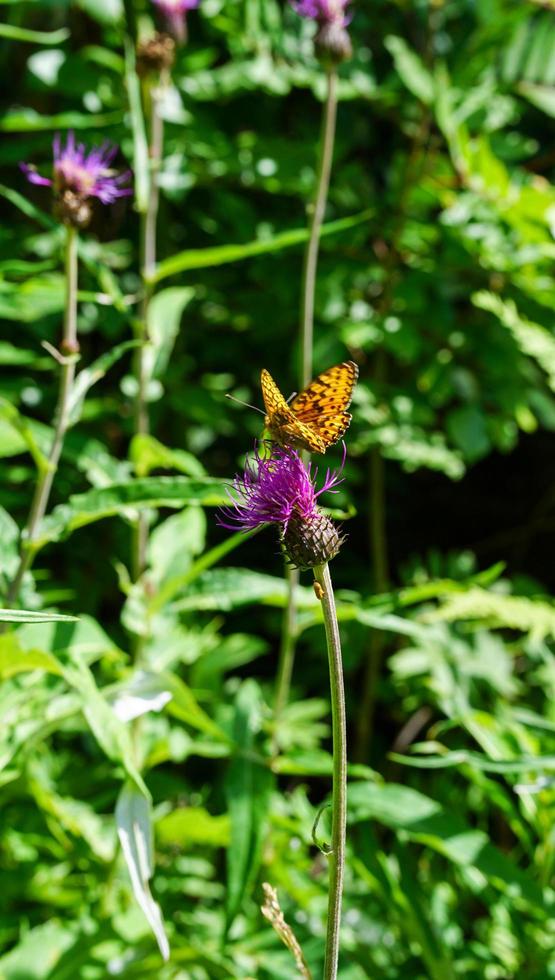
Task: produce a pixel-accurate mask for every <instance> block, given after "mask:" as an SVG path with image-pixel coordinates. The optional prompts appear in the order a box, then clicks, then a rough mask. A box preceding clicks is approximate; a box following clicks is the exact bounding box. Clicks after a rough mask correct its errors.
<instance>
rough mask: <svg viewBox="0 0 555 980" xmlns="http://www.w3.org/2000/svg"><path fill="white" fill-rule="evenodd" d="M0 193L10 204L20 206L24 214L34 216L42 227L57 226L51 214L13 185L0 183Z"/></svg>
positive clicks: (29, 216)
mask: <svg viewBox="0 0 555 980" xmlns="http://www.w3.org/2000/svg"><path fill="white" fill-rule="evenodd" d="M0 195H1V196H2V197H5V198H6V200H7V201H9V202H10V204H13V206H14V207H16V208H18V210H19V211H21V212H22V214H25V215H27V217H28V218H32V219H33V221H36V222H37V224H38V225H40V226H41V228H55V227H56V222H55V221H54V218H52V217H51V216H50V215H49V214H45V213H44V211H41V210H40V208H37V207H36V206H35V205H34V204H33V203H32V202H31V201H29V200H28V199H27V198H26V197H25V196H24V195H23V194H20V193H19V192H18V191H14V190H13V189H12V188H11V187H4V185H3V184H0Z"/></svg>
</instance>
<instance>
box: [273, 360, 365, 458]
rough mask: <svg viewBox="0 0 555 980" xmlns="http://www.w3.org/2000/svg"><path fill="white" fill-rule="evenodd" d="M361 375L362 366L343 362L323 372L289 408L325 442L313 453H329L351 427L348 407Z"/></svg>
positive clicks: (318, 438)
mask: <svg viewBox="0 0 555 980" xmlns="http://www.w3.org/2000/svg"><path fill="white" fill-rule="evenodd" d="M357 378H358V367H357V365H356V364H355V363H354V361H343V363H342V364H336V365H335V367H332V368H328V370H327V371H322V373H321V374H319V375H318V376H317V377H316V378H314V381H311V382H310V384H309V385H307V387H306V388H305V389H304V391H301V392H300V394H298V395H297V396H296V398H294V399H293V401H292V402H291V405H290V406H289V407H290V409H291V411H292V412H294V414H295V416H296V417H297V419H298V421H299V422H300V423H301V424H302V425H304V426H306V427H308V428H309V429H310V430H311V431H312V433H313V437H314V440H319V441H320V442H321V443H322V444H323V447H324V448H323V449H316V450H313V452H314V451H315V452H325V451H326V449H327V447H328V446H333V445H334V443H336V442H338V441H339V439H341V437H342V436H343V435H344V434H345V432H346V431H347V429H348V428H349V423H350V421H351V415H350V414H349V412H347V411H346V410H347V408H348V407H349V405H350V404H351V398H352V395H353V389H354V387H355V384H356V381H357Z"/></svg>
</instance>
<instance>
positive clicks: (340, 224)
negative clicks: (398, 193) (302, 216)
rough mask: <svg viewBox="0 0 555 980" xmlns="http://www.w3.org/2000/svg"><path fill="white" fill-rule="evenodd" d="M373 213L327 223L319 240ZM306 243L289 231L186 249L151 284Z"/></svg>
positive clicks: (300, 233)
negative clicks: (226, 243) (250, 239)
mask: <svg viewBox="0 0 555 980" xmlns="http://www.w3.org/2000/svg"><path fill="white" fill-rule="evenodd" d="M373 213H374V212H373V211H371V210H367V211H361V212H360V213H359V214H353V215H351V216H350V217H349V218H340V219H339V220H338V221H330V222H328V224H325V225H323V226H322V230H321V236H322V237H325V236H326V235H338V234H340V233H341V232H343V231H349V229H350V228H356V227H357V226H358V225H361V224H365V223H366V222H367V221H368V220H369V219H370V218H371V217H372V215H373ZM307 239H308V231H307V229H306V228H294V229H292V230H291V231H282V232H280V233H278V234H277V235H273V236H272V237H269V238H261V239H259V240H258V241H254V242H246V243H245V244H238V245H215V246H214V247H213V248H197V249H188V250H187V251H185V252H178V253H177V255H173V256H172V257H171V258H170V259H164V261H163V262H161V263H160V264H159V265H158V267H157V269H156V271H155V273H154V276H153V282H161V281H162V279H167V278H168V276H175V275H177V273H179V272H190V271H191V270H193V269H209V268H211V267H212V266H218V265H226V264H227V263H228V262H240V261H242V260H243V259H248V258H251V257H252V256H254V255H266V254H269V253H270V252H280V251H281V250H282V249H283V248H291V247H292V246H294V245H302V244H303V243H304V242H306V240H307Z"/></svg>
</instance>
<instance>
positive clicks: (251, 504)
mask: <svg viewBox="0 0 555 980" xmlns="http://www.w3.org/2000/svg"><path fill="white" fill-rule="evenodd" d="M316 478H317V471H314V472H313V471H312V467H311V466H310V465H309V466H308V467H305V465H304V463H303V461H302V459H301V457H300V455H299V453H298V452H296V450H293V449H282V448H280V447H277V446H275V447H273V448H272V451H271V453H270V454H269V455H266V456H262V455H260V453H259V452H258V451H256V452H255V454H254V456H253V457H252V458H251V459H249V460H248V461H247V463H246V464H245V469H244V472H243V473H242V474H241V475H238V476H236V477H235V480H234V481H233V485H232V487H231V488H230V489H229V491H228V493H229V497H230V500H231V506H229V507H226V508H224V510H222V511H221V515H220V518H219V523H220V524H221V525H222V526H223V527H225V528H228V529H229V530H240V531H251V530H255V529H256V528H259V527H262V526H263V525H264V524H277V525H278V526H279V530H280V536H281V540H282V544H283V546H284V549H285V553H286V556H287V558H288V560H289V561H290V562H291V564H293V565H295V566H296V567H298V568H312V567H313V566H314V565H321V564H323V563H324V562H326V561H329V560H330V559H331V558H333V557H335V555H336V554H337V552H338V551H339V548H340V546H341V542H342V540H343V539H342V538H341V536H340V534H339V532H338V531H337V528H336V527H335V525H334V524H333V522H332V521H331V520H330V518H329V517H327V515H325V514H324V513H323V512H322V511H321V509H320V507H319V506H318V498H319V497H320V495H321V494H323V493H325V492H326V491H331V492H332V493H333V492H334V488H335V487H336V486H337V484H338V483H340V482H341V480H342V477H341V472H335V473H334V472H332V471H331V470H329V469H328V470H327V472H326V476H325V478H324V481H323V484H322V486H321V487H320V489H319V490H317V489H316Z"/></svg>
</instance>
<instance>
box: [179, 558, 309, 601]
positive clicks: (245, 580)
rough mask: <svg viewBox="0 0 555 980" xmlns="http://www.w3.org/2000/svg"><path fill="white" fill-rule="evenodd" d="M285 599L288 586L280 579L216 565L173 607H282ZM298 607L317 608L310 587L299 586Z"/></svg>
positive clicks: (192, 585)
mask: <svg viewBox="0 0 555 980" xmlns="http://www.w3.org/2000/svg"><path fill="white" fill-rule="evenodd" d="M286 601H287V585H286V583H285V580H284V579H283V578H277V577H275V576H273V575H264V574H262V573H261V572H251V571H250V570H249V569H247V568H217V569H214V570H213V571H208V572H204V573H203V574H202V575H200V576H199V577H198V578H197V579H195V580H194V581H193V582H192V583H191V584H190V586H189V588H188V589H187V593H186V595H185V596H184V597H183V598H182V599H179V600H178V601H177V602H176V603H175V605H174V608H175V609H179V610H182V611H185V610H190V609H214V610H215V609H217V610H220V611H223V610H226V609H236V608H237V607H239V606H247V605H252V604H253V603H260V602H262V603H264V604H265V605H268V606H277V607H278V608H281V607H283V606H284V605H285V603H286ZM297 603H298V608H299V609H310V608H318V607H319V603H318V600H317V599H316V596H315V595H314V592H313V590H312V589H309V588H302V587H301V588H299V590H298V594H297Z"/></svg>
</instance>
